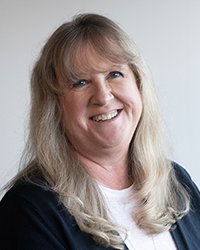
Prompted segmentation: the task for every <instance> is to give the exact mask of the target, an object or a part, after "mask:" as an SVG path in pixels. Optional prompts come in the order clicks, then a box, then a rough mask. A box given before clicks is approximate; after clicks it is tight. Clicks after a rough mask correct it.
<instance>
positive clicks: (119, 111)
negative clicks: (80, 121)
mask: <svg viewBox="0 0 200 250" xmlns="http://www.w3.org/2000/svg"><path fill="white" fill-rule="evenodd" d="M115 110H116V111H117V115H116V116H115V117H113V118H112V119H110V120H105V121H99V122H98V121H95V120H93V117H94V116H98V115H104V114H108V113H111V112H112V111H115ZM122 110H123V108H120V109H113V110H111V111H106V112H102V113H98V114H95V115H93V116H91V117H90V118H89V119H90V120H91V121H93V122H96V123H105V122H111V121H113V120H115V119H116V118H118V116H119V114H120V113H121V112H122Z"/></svg>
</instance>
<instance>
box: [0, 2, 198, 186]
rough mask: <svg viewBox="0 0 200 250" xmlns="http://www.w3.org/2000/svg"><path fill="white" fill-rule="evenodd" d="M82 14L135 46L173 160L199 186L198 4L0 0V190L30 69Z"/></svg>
mask: <svg viewBox="0 0 200 250" xmlns="http://www.w3.org/2000/svg"><path fill="white" fill-rule="evenodd" d="M81 12H96V13H100V14H103V15H107V16H108V17H110V18H111V19H113V20H115V21H116V22H118V23H120V24H121V25H122V27H123V28H124V29H125V30H126V31H127V32H128V33H129V34H130V36H131V37H132V38H133V39H134V40H135V41H136V43H137V44H138V46H139V47H140V50H141V52H142V53H143V56H144V57H145V59H146V61H147V63H148V65H149V67H150V69H151V71H152V75H153V79H154V82H155V85H156V87H157V92H158V96H159V100H160V105H161V109H162V112H163V114H164V118H165V121H166V128H167V134H168V139H169V142H170V143H171V144H170V145H171V157H172V159H174V160H176V161H177V162H179V163H181V164H182V165H183V166H185V168H186V169H187V170H188V171H189V172H190V174H191V175H192V177H193V179H194V180H195V182H196V183H197V184H198V186H200V169H199V168H200V164H199V155H200V131H199V129H200V117H199V113H200V112H199V109H200V98H199V96H200V87H199V84H200V70H199V60H200V28H199V27H200V15H199V13H200V1H199V0H168V1H164V0H163V1H162V0H124V1H116V0H106V1H99V0H84V1H81V0H73V1H66V0H42V1H41V0H34V1H32V0H18V1H15V0H0V79H1V82H0V85H1V97H0V109H1V123H0V132H1V140H0V152H1V167H0V187H2V186H3V185H4V184H5V183H6V182H7V181H8V180H9V179H10V178H11V177H12V176H14V174H15V173H16V171H17V167H18V162H19V158H20V155H21V152H22V149H23V146H24V140H25V132H24V131H25V129H26V117H27V114H28V110H29V78H30V71H31V68H32V65H33V63H34V61H35V59H36V57H37V55H38V53H39V51H40V49H41V47H42V45H43V44H44V42H45V40H46V38H47V37H48V36H49V34H50V33H51V32H52V31H53V30H54V29H55V28H56V27H57V26H58V25H60V24H61V23H62V22H64V21H66V20H69V19H70V17H72V16H73V15H74V14H77V13H81Z"/></svg>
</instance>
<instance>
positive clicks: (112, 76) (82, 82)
mask: <svg viewBox="0 0 200 250" xmlns="http://www.w3.org/2000/svg"><path fill="white" fill-rule="evenodd" d="M123 76H124V75H123V74H122V73H121V72H119V71H111V72H110V73H109V74H108V75H107V76H106V80H108V79H115V78H118V77H123ZM89 82H90V81H88V80H85V79H81V80H78V81H77V82H74V83H72V84H71V86H70V87H71V88H72V89H73V88H74V89H78V88H82V87H84V86H85V85H87V84H88V83H89Z"/></svg>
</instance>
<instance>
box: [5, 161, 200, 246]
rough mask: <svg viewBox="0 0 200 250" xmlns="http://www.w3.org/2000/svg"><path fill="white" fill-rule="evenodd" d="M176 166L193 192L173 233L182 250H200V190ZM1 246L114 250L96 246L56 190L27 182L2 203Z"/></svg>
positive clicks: (12, 191) (184, 182) (12, 189)
mask: <svg viewBox="0 0 200 250" xmlns="http://www.w3.org/2000/svg"><path fill="white" fill-rule="evenodd" d="M174 167H175V171H176V174H177V177H178V179H179V180H180V182H181V183H182V184H183V185H185V186H186V188H187V189H188V191H189V193H190V197H191V209H190V212H189V213H188V214H187V215H186V216H185V217H184V218H182V219H181V220H179V221H177V223H176V225H174V229H173V230H171V231H170V233H171V234H172V237H173V239H174V241H175V243H176V246H177V249H178V250H199V249H200V193H199V190H198V189H197V187H196V185H195V184H194V183H193V182H192V180H191V178H190V176H189V175H188V173H187V172H186V171H185V170H184V169H183V168H182V167H180V166H179V165H177V164H174ZM0 249H2V250H66V249H69V250H90V249H91V250H113V248H111V247H108V248H105V247H102V246H99V245H96V243H95V242H94V241H93V239H92V238H91V237H90V235H89V234H86V233H84V232H82V231H81V230H80V229H79V227H78V226H77V224H76V222H75V220H74V219H73V217H72V216H71V215H70V214H69V213H68V211H67V210H66V209H65V208H64V207H63V205H62V203H60V202H59V201H58V198H57V195H56V194H55V193H54V192H52V191H49V190H45V189H44V188H41V187H40V186H37V185H35V184H31V183H27V182H25V183H24V182H23V183H22V182H21V183H20V184H18V185H15V186H14V187H13V188H11V190H9V191H8V192H7V193H6V195H5V196H4V197H3V199H2V201H1V203H0ZM125 249H127V247H126V246H125Z"/></svg>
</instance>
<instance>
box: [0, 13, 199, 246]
mask: <svg viewBox="0 0 200 250" xmlns="http://www.w3.org/2000/svg"><path fill="white" fill-rule="evenodd" d="M31 93H32V108H31V115H30V133H29V138H28V144H27V146H26V151H25V154H24V158H23V165H24V167H23V169H22V170H21V171H20V172H19V174H18V175H17V176H16V177H15V178H14V180H13V181H12V182H11V183H10V185H9V188H10V189H9V191H8V192H7V194H6V195H5V196H4V198H3V199H2V201H1V206H0V217H1V236H2V239H1V246H3V248H2V247H1V249H20V250H23V249H26V250H27V249H34V250H43V249H48V250H51V249H52V250H53V249H54V250H55V249H56V250H57V249H58V250H61V249H70V250H79V249H80V250H82V249H83V250H86V249H95V250H96V249H98V250H100V249H129V250H133V249H136V250H137V249H148V250H149V249H168V250H169V249H181V250H184V249H189V250H194V249H198V247H199V246H200V237H199V231H200V194H199V191H198V189H197V188H196V186H195V184H194V183H193V182H192V181H191V179H190V177H189V176H188V174H187V173H186V171H185V170H184V169H183V168H181V167H180V166H178V165H177V164H175V163H173V162H171V161H169V160H168V157H167V151H166V147H165V140H164V137H163V133H162V128H161V123H162V122H161V119H160V115H159V112H158V108H157V103H156V98H155V94H154V91H153V88H152V85H151V80H150V76H149V73H148V70H147V69H146V67H145V64H144V62H143V61H142V58H141V56H140V55H139V53H138V52H137V49H136V47H135V45H134V44H133V43H132V42H131V41H130V40H129V38H128V37H127V36H126V34H125V33H124V32H123V31H122V30H121V29H120V27H119V26H118V25H116V24H115V23H114V22H112V21H111V20H109V19H108V18H106V17H103V16H100V15H95V14H83V15H79V16H77V17H75V18H74V19H73V20H72V21H71V22H68V23H65V24H63V25H62V26H60V27H59V28H58V29H57V30H56V31H55V32H54V33H53V34H52V36H51V37H50V38H49V40H48V41H47V43H46V45H45V46H44V48H43V50H42V52H41V55H40V57H39V59H38V61H37V62H36V64H35V67H34V70H33V73H32V80H31Z"/></svg>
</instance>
